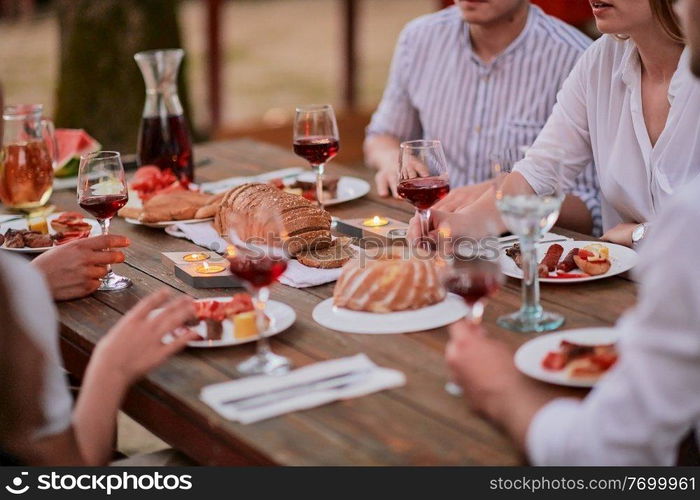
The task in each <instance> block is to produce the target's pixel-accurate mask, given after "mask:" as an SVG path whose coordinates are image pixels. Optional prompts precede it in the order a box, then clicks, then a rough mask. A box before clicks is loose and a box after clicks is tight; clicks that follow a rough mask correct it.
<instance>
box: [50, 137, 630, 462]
mask: <svg viewBox="0 0 700 500" xmlns="http://www.w3.org/2000/svg"><path fill="white" fill-rule="evenodd" d="M290 149H291V148H290ZM195 155H196V159H199V160H201V159H203V158H209V159H211V162H210V163H209V164H207V165H206V166H203V167H200V168H199V169H198V170H197V172H196V176H197V178H198V180H199V181H204V180H217V179H221V178H225V177H230V176H233V175H252V174H256V173H261V172H265V171H269V170H275V169H280V168H284V167H290V166H303V165H304V162H303V161H302V160H301V159H300V158H298V157H296V156H294V155H293V154H292V153H291V152H290V151H285V150H282V149H279V148H276V147H273V146H269V145H265V144H262V143H259V142H254V141H250V140H237V141H233V142H217V143H208V144H203V145H200V146H198V147H197V148H196V150H195ZM328 171H329V172H330V173H335V174H343V175H353V176H357V177H362V178H365V179H367V180H371V179H372V177H373V173H372V172H371V171H370V170H368V169H350V168H347V167H342V166H340V165H337V164H334V163H330V164H329V169H328ZM52 202H53V203H55V204H56V205H57V206H58V207H59V208H60V209H76V208H77V204H76V200H75V193H74V192H73V191H61V192H57V193H54V195H53V198H52ZM329 211H330V212H331V213H332V214H333V215H335V216H338V217H340V218H354V217H365V216H367V217H368V216H373V215H377V214H381V215H384V216H390V217H393V218H396V219H399V220H408V219H409V218H410V216H411V213H412V210H411V207H410V206H409V205H408V204H407V203H405V202H401V201H397V200H387V199H382V198H379V197H378V196H376V195H375V194H370V195H368V196H366V197H365V198H363V199H360V200H356V201H352V202H349V203H345V204H342V205H339V206H336V207H330V210H329ZM112 232H113V233H115V234H123V235H126V236H128V237H129V238H130V239H131V242H132V243H131V246H130V247H129V248H128V249H126V263H124V264H121V265H118V266H115V270H116V271H117V272H119V273H120V274H123V275H125V276H128V277H129V278H131V279H132V280H133V282H134V286H132V287H131V288H129V289H127V290H126V291H122V292H111V293H105V292H98V293H96V294H94V295H93V296H91V297H88V298H85V299H81V300H76V301H71V302H65V303H61V304H59V306H58V309H59V313H60V321H61V341H62V348H63V352H64V357H65V362H66V367H67V368H68V370H69V371H71V373H73V374H74V375H75V376H77V377H78V378H80V377H81V376H82V374H83V371H84V368H85V365H86V363H87V361H88V359H89V355H90V352H91V351H92V349H93V347H94V346H95V343H96V342H97V341H98V340H99V339H100V338H101V337H102V336H103V335H104V334H105V333H106V332H107V330H108V329H109V328H110V327H111V326H112V325H113V324H114V323H115V322H116V321H117V320H118V319H119V318H120V316H121V315H122V314H124V313H125V312H126V311H128V310H129V309H130V308H131V307H132V306H133V305H134V304H136V303H137V302H138V300H139V299H141V298H142V297H144V296H146V295H147V294H149V293H150V292H153V291H154V290H156V289H158V288H160V287H169V288H171V289H173V290H174V291H176V292H179V293H186V294H189V295H191V296H193V297H197V298H202V297H210V296H217V295H226V294H230V293H232V290H231V289H226V290H221V289H210V290H200V289H194V288H191V287H189V286H188V285H185V284H184V283H182V282H181V281H179V280H178V279H176V278H175V277H174V276H173V274H172V272H170V271H168V270H167V269H166V268H165V267H164V266H163V265H162V264H161V261H160V253H161V252H163V251H191V250H196V249H197V248H198V247H196V246H195V245H194V244H193V243H191V242H189V241H186V240H182V239H177V238H173V237H170V236H168V235H167V234H165V233H164V232H163V231H162V230H159V229H152V228H148V227H143V226H134V225H130V224H128V223H126V222H125V221H123V220H122V219H120V218H115V219H114V220H113V223H112ZM541 288H542V303H543V305H544V306H545V307H546V308H547V309H549V310H552V311H556V312H558V313H561V314H564V315H565V316H566V325H565V328H578V327H589V326H606V325H611V324H612V323H614V322H615V320H616V319H617V318H618V317H619V316H620V314H621V313H622V312H623V311H624V310H625V309H627V308H628V307H630V306H631V305H632V304H634V301H635V285H634V283H633V282H631V281H629V280H628V279H626V278H619V277H618V278H610V279H606V280H601V281H595V282H590V283H581V284H577V285H542V287H541ZM332 291H333V284H328V285H324V286H319V287H315V288H308V289H294V288H289V287H286V286H282V285H276V286H275V287H274V288H273V291H272V298H273V299H275V300H279V301H282V302H285V303H287V304H289V305H290V306H292V307H293V308H294V309H295V310H296V313H297V321H296V323H295V324H294V325H293V326H292V327H291V328H290V329H289V330H287V331H286V332H284V333H282V334H280V335H278V336H276V337H274V338H272V339H271V342H272V346H273V349H274V350H275V351H276V352H279V353H280V354H283V355H285V356H288V357H289V358H291V359H292V360H293V362H294V365H295V366H297V367H299V366H303V365H306V364H309V363H314V362H317V361H322V360H327V359H333V358H339V357H342V356H348V355H352V354H356V353H360V352H364V353H366V354H367V355H368V356H369V357H370V358H371V359H372V360H374V361H375V362H376V363H377V364H379V365H382V366H386V367H390V368H396V369H399V370H401V371H403V372H404V373H405V374H406V377H407V381H408V382H407V384H406V385H405V386H404V387H402V388H400V389H395V390H388V391H383V392H380V393H376V394H373V395H370V396H366V397H362V398H357V399H352V400H349V401H343V402H337V403H333V404H329V405H326V406H322V407H319V408H315V409H311V410H307V411H301V412H297V413H292V414H288V415H284V416H281V417H278V418H274V419H271V420H267V421H263V422H259V423H256V424H251V425H241V424H237V423H233V422H229V421H227V420H225V419H223V418H221V417H220V416H219V415H218V414H216V413H215V412H214V411H212V410H211V409H210V408H209V407H208V406H206V405H205V404H204V403H202V402H201V401H200V400H199V392H200V389H201V388H202V387H204V386H206V385H208V384H212V383H216V382H223V381H227V380H230V379H232V378H235V377H236V376H237V375H236V372H235V366H236V364H237V363H238V362H240V361H242V360H243V359H245V358H247V357H248V356H250V355H251V354H253V345H252V344H247V345H244V346H239V347H230V348H221V349H209V350H196V349H189V350H186V351H185V352H183V353H181V354H179V355H177V356H176V357H174V358H172V359H171V360H169V361H168V362H167V363H165V365H163V366H162V367H160V368H158V369H156V370H154V371H153V372H152V373H150V374H149V375H148V376H147V377H146V378H145V379H143V380H142V381H141V382H139V383H138V384H137V385H136V386H135V387H134V388H133V390H132V391H131V392H130V393H129V396H128V398H127V401H126V403H125V411H126V412H127V413H128V414H129V415H130V416H131V417H133V418H134V419H136V420H137V421H138V422H140V423H141V424H142V425H144V426H145V427H147V428H148V429H149V430H150V431H151V432H153V433H154V434H156V435H158V436H159V437H160V438H162V439H163V440H165V441H166V442H168V443H169V444H171V445H172V446H174V447H175V448H178V449H179V450H181V451H183V452H184V453H186V454H187V455H189V456H190V457H192V458H193V459H195V460H196V461H198V462H200V463H202V464H212V465H213V464H218V465H224V464H241V465H243V464H249V465H256V464H280V465H380V464H383V465H469V464H488V465H512V464H519V463H522V462H523V461H524V458H523V457H522V456H521V455H520V454H519V453H518V452H517V451H516V450H515V448H514V447H513V446H512V445H511V444H510V442H509V441H508V439H507V438H506V437H505V436H504V435H503V434H502V433H501V432H500V431H498V430H497V429H496V428H494V427H493V426H492V425H490V424H489V423H488V422H486V421H484V420H482V419H481V418H480V417H479V416H477V415H476V414H474V413H473V412H472V411H470V409H469V408H468V407H467V406H466V404H465V403H464V402H463V401H462V400H460V399H458V398H454V397H452V396H449V395H448V394H447V393H445V391H444V390H443V386H444V383H445V377H446V371H445V364H444V361H443V351H444V347H445V343H446V341H447V332H446V330H445V329H438V330H433V331H427V332H420V333H411V334H404V335H357V334H347V333H340V332H336V331H332V330H328V329H326V328H324V327H322V326H320V325H318V324H316V323H315V322H314V321H313V319H312V318H311V313H312V310H313V308H314V306H316V304H318V303H319V302H321V301H322V300H324V299H326V298H328V297H330V296H331V295H332ZM519 304H520V282H519V281H516V280H509V281H508V282H507V284H506V286H505V287H504V288H503V290H502V291H501V292H500V293H499V294H498V295H497V296H496V297H495V298H494V299H492V300H491V301H490V303H489V305H488V307H487V309H486V315H485V324H486V326H487V327H488V329H489V331H490V332H491V334H492V335H494V336H495V337H497V338H500V339H502V340H504V341H505V342H507V343H508V344H509V345H510V346H512V347H513V349H515V348H517V346H518V345H520V344H521V343H522V342H523V341H525V340H527V339H528V338H531V336H529V335H523V334H516V333H512V332H508V331H505V330H501V329H499V328H498V327H496V326H495V318H496V317H498V316H499V315H501V314H504V313H506V312H511V311H514V310H516V309H517V308H518V307H519ZM104 390H109V387H105V388H104Z"/></svg>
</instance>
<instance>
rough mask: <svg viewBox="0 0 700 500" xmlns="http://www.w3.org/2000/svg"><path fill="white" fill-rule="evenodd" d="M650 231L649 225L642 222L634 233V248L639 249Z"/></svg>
mask: <svg viewBox="0 0 700 500" xmlns="http://www.w3.org/2000/svg"><path fill="white" fill-rule="evenodd" d="M647 229H649V224H648V223H646V222H642V223H641V224H639V225H638V226H637V227H635V228H634V230H633V231H632V248H637V246H638V245H639V243H640V242H641V241H642V240H643V239H644V237H645V236H646V234H647Z"/></svg>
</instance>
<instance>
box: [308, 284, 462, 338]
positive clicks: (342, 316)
mask: <svg viewBox="0 0 700 500" xmlns="http://www.w3.org/2000/svg"><path fill="white" fill-rule="evenodd" d="M466 314H467V306H465V305H464V301H463V300H462V299H461V298H460V297H458V296H457V295H454V294H451V293H450V294H448V295H447V297H446V298H445V300H443V301H442V302H440V303H438V304H434V305H432V306H428V307H423V308H421V309H416V310H413V311H401V312H392V313H371V312H362V311H352V310H350V309H344V308H341V307H335V306H333V299H332V298H330V299H326V300H324V301H323V302H321V303H320V304H318V305H317V306H316V307H315V308H314V311H313V318H314V321H316V323H318V324H319V325H321V326H325V327H326V328H330V329H331V330H338V331H340V332H347V333H368V334H376V333H410V332H420V331H423V330H430V329H432V328H438V327H441V326H445V325H449V324H450V323H454V322H455V321H457V320H460V319H462V318H463V317H464V316H465V315H466Z"/></svg>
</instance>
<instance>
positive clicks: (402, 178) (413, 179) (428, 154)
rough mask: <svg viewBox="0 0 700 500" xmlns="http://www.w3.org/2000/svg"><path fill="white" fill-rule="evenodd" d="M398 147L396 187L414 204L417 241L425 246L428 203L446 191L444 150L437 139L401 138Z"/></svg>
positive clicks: (447, 178) (428, 219)
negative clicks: (418, 232)
mask: <svg viewBox="0 0 700 500" xmlns="http://www.w3.org/2000/svg"><path fill="white" fill-rule="evenodd" d="M399 150H400V151H399V167H398V168H399V171H398V187H397V191H398V194H399V196H401V197H402V198H404V199H406V200H408V201H409V202H410V203H411V204H412V205H413V206H414V207H416V214H417V215H418V217H419V219H420V223H421V237H420V242H421V243H422V244H423V246H425V242H426V241H427V238H428V229H429V221H430V207H432V206H433V205H434V204H435V203H437V202H438V201H439V200H441V199H443V198H444V197H445V196H447V193H449V192H450V179H449V176H448V173H447V160H445V152H444V151H443V149H442V143H440V141H437V140H429V141H426V140H419V141H406V142H402V143H401V146H400V148H399Z"/></svg>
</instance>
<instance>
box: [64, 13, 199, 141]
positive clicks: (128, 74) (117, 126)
mask: <svg viewBox="0 0 700 500" xmlns="http://www.w3.org/2000/svg"><path fill="white" fill-rule="evenodd" d="M178 4H179V1H174V0H147V1H143V0H97V1H96V0H60V1H59V2H58V19H59V26H60V36H61V41H60V68H61V70H60V72H59V79H58V86H57V90H56V112H55V121H56V126H57V127H67V128H84V129H86V130H89V131H90V134H91V135H93V136H94V137H96V138H98V140H99V141H100V142H101V143H102V146H103V147H104V148H105V149H115V150H121V151H128V152H131V151H136V139H137V136H138V129H139V124H140V120H141V112H142V109H143V104H144V99H145V86H144V83H143V77H142V76H141V72H140V71H139V69H138V66H137V65H136V62H135V61H134V54H135V53H136V52H139V51H142V50H149V49H162V48H176V47H182V41H181V37H180V27H179V25H178V18H177V9H178ZM186 65H187V58H185V61H184V62H183V65H182V67H181V69H180V75H179V92H180V99H181V100H182V103H183V106H184V107H185V113H186V116H190V113H189V99H188V92H187V86H186V83H185V78H184V75H185V74H186V73H185V72H186ZM136 89H142V91H141V92H138V91H136Z"/></svg>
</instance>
